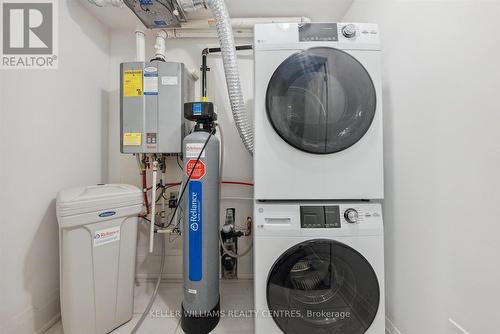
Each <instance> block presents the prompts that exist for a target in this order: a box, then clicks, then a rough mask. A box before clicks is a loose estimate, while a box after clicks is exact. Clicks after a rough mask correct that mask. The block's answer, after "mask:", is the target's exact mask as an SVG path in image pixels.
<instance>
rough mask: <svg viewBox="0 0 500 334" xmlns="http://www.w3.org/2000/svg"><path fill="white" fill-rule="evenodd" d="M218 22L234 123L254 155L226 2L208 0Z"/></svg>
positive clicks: (251, 132) (249, 150) (251, 131)
mask: <svg viewBox="0 0 500 334" xmlns="http://www.w3.org/2000/svg"><path fill="white" fill-rule="evenodd" d="M206 4H207V5H208V8H210V10H211V11H212V14H213V16H214V18H215V21H216V28H217V35H218V39H219V44H220V48H221V52H222V62H223V64H224V72H225V75H226V85H227V91H228V94H229V101H230V103H231V110H232V113H233V118H234V123H235V124H236V128H237V129H238V133H239V135H240V137H241V140H242V141H243V144H244V145H245V147H246V149H247V150H248V152H249V153H250V154H251V155H253V150H254V146H253V129H252V126H251V125H250V122H249V120H248V114H247V111H246V108H245V100H244V98H243V90H242V88H241V81H240V75H239V71H238V64H237V62H236V46H235V43H234V36H233V28H232V26H231V19H230V18H229V13H228V11H227V7H226V3H225V2H224V0H206Z"/></svg>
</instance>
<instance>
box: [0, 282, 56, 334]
mask: <svg viewBox="0 0 500 334" xmlns="http://www.w3.org/2000/svg"><path fill="white" fill-rule="evenodd" d="M60 311H61V310H60V306H59V291H57V293H56V294H55V295H53V296H52V298H49V300H48V301H47V302H46V303H44V304H43V305H37V306H30V307H29V308H28V309H26V310H25V311H23V312H21V313H19V314H18V315H16V316H13V317H12V318H11V319H10V321H9V322H8V323H6V324H2V325H3V326H2V327H1V328H0V332H1V333H2V334H33V333H34V334H43V333H45V332H46V331H47V330H48V329H49V328H50V327H52V326H53V325H54V324H55V323H57V321H59V319H60V318H61V314H60Z"/></svg>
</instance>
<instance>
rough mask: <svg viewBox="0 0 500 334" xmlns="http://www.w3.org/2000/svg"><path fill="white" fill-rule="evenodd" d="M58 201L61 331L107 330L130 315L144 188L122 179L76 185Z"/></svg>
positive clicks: (92, 333)
mask: <svg viewBox="0 0 500 334" xmlns="http://www.w3.org/2000/svg"><path fill="white" fill-rule="evenodd" d="M56 206H57V218H58V221H59V253H60V281H61V282H60V286H61V288H60V293H61V315H62V323H63V328H64V333H65V334H80V333H81V334H101V333H102V334H104V333H108V332H110V331H112V330H113V329H115V328H116V327H118V326H120V325H122V324H123V323H125V322H127V321H129V320H130V319H131V318H132V315H133V304H134V277H135V255H136V243H137V224H138V214H139V213H140V211H141V210H142V192H141V191H140V190H139V189H138V188H136V187H134V186H130V185H123V184H106V185H94V186H87V187H76V188H71V189H65V190H62V191H61V192H60V193H59V195H58V196H57V204H56Z"/></svg>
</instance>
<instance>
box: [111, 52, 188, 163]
mask: <svg viewBox="0 0 500 334" xmlns="http://www.w3.org/2000/svg"><path fill="white" fill-rule="evenodd" d="M120 72H121V76H120V78H121V80H120V81H121V84H120V91H121V94H120V95H121V103H120V124H121V127H120V129H121V136H120V143H121V145H120V147H121V152H122V153H165V154H180V153H182V139H183V138H184V136H185V134H186V133H187V132H186V129H185V127H186V124H185V120H184V112H183V110H184V103H185V102H188V101H192V100H193V99H194V81H195V80H194V78H193V76H192V74H191V73H189V71H188V70H187V69H186V67H185V65H184V64H182V63H175V62H163V61H153V62H145V63H144V62H131V63H123V64H121V65H120Z"/></svg>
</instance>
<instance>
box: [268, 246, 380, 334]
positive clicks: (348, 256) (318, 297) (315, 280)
mask: <svg viewBox="0 0 500 334" xmlns="http://www.w3.org/2000/svg"><path fill="white" fill-rule="evenodd" d="M379 301H380V290H379V284H378V280H377V277H376V275H375V272H374V270H373V268H372V267H371V265H370V264H369V263H368V261H367V260H366V259H365V258H364V257H363V256H362V255H361V254H360V253H358V252H357V251H356V250H354V249H353V248H351V247H349V246H346V245H344V244H342V243H339V242H336V241H333V240H312V241H307V242H303V243H301V244H298V245H296V246H294V247H292V248H290V249H289V250H287V251H286V252H285V253H284V254H283V255H282V256H281V257H280V258H279V259H278V260H277V261H276V263H275V264H274V266H273V267H272V269H271V272H270V274H269V278H268V282H267V303H268V307H269V310H270V313H271V316H272V317H273V319H274V321H275V322H276V324H277V325H278V327H279V328H280V329H281V330H282V331H283V332H284V333H285V334H303V333H307V334H327V333H328V334H363V333H365V332H366V331H367V330H368V328H369V327H370V325H371V324H372V322H373V320H374V319H375V316H376V315H377V311H378V306H379Z"/></svg>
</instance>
